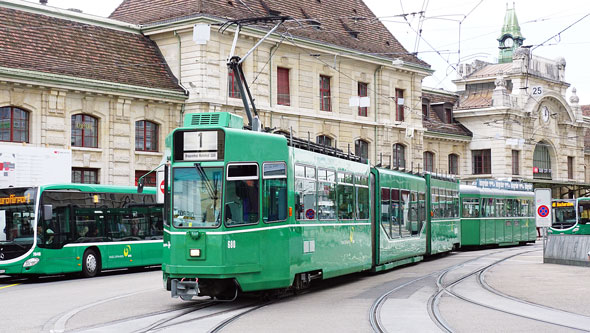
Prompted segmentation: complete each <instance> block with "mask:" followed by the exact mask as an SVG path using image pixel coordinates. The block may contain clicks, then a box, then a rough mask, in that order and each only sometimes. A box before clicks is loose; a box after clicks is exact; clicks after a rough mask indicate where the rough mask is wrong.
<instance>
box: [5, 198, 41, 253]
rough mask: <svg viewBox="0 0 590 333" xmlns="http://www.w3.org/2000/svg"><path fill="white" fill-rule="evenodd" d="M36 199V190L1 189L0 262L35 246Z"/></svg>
mask: <svg viewBox="0 0 590 333" xmlns="http://www.w3.org/2000/svg"><path fill="white" fill-rule="evenodd" d="M36 198H37V189H36V188H6V189H0V262H1V261H4V260H10V259H14V258H17V257H19V256H21V255H23V254H25V253H26V252H27V251H28V250H30V249H31V247H32V246H33V243H34V242H33V240H34V235H35V229H34V227H35V200H36Z"/></svg>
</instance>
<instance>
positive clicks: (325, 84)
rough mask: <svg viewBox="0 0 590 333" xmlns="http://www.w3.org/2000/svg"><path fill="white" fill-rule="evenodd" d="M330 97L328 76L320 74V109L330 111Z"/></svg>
mask: <svg viewBox="0 0 590 333" xmlns="http://www.w3.org/2000/svg"><path fill="white" fill-rule="evenodd" d="M330 98H331V97H330V77H329V76H325V75H320V110H322V111H332V103H331V101H330Z"/></svg>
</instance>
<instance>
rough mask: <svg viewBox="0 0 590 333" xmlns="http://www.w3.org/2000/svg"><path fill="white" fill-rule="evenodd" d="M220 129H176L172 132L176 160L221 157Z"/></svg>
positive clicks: (217, 158)
mask: <svg viewBox="0 0 590 333" xmlns="http://www.w3.org/2000/svg"><path fill="white" fill-rule="evenodd" d="M224 146H225V145H224V133H223V132H222V131H217V130H212V131H194V130H191V131H178V132H175V133H174V159H175V160H176V161H219V160H222V159H223V151H224Z"/></svg>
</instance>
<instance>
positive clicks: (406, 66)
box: [142, 14, 434, 77]
mask: <svg viewBox="0 0 590 333" xmlns="http://www.w3.org/2000/svg"><path fill="white" fill-rule="evenodd" d="M225 22H226V20H224V19H220V18H216V17H212V16H209V15H204V14H198V15H197V16H192V17H185V18H181V19H177V20H173V21H166V22H162V23H156V24H152V25H146V26H143V28H142V32H143V34H144V35H146V36H148V37H150V36H153V35H156V34H160V33H168V32H173V31H179V30H187V31H190V30H192V28H193V25H195V24H197V23H208V24H212V25H213V24H215V25H220V24H222V23H225ZM227 32H228V33H233V32H234V30H233V29H228V30H227ZM267 32H268V31H267V30H264V29H258V28H256V27H251V26H246V27H242V29H241V33H242V34H244V35H248V36H250V37H255V38H261V37H262V36H264V35H266V33H267ZM268 41H272V42H279V41H281V38H280V36H278V35H277V34H273V35H272V36H271V37H269V38H268ZM285 43H287V44H289V45H293V46H294V47H307V48H311V49H314V50H321V51H323V52H326V53H330V54H333V55H338V56H341V57H348V58H353V59H360V60H363V61H367V62H370V63H373V64H376V65H380V66H386V67H388V68H390V69H396V70H406V71H410V72H414V73H417V74H420V75H423V76H425V77H426V76H430V75H432V74H433V73H434V70H433V69H431V68H428V67H424V66H420V65H418V64H414V63H411V62H407V61H401V63H400V64H399V65H398V64H394V60H393V59H391V58H386V57H380V56H377V55H373V54H367V53H363V52H361V51H358V50H354V49H349V48H345V47H340V46H336V45H334V44H327V43H324V42H320V41H315V40H312V39H308V38H302V37H296V36H292V35H290V36H289V38H288V39H286V41H285ZM343 53H344V54H343Z"/></svg>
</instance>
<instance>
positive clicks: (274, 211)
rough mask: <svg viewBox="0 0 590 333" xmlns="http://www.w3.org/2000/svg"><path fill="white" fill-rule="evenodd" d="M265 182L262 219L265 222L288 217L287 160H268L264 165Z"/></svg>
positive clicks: (263, 175) (263, 176)
mask: <svg viewBox="0 0 590 333" xmlns="http://www.w3.org/2000/svg"><path fill="white" fill-rule="evenodd" d="M262 170H263V171H262V178H263V182H264V189H263V196H262V200H263V201H262V214H263V215H262V220H263V221H264V222H277V221H285V220H286V219H287V165H286V164H285V162H267V163H264V164H263V166H262Z"/></svg>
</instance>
